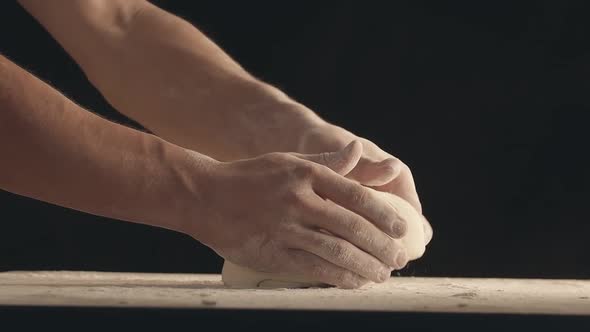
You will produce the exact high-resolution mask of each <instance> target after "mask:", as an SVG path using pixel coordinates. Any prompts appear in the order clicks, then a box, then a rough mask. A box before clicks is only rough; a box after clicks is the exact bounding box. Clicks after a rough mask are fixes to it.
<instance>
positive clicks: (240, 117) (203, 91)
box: [21, 0, 322, 160]
mask: <svg viewBox="0 0 590 332" xmlns="http://www.w3.org/2000/svg"><path fill="white" fill-rule="evenodd" d="M63 1H65V0H60V1H52V2H51V4H48V2H46V1H40V0H28V1H27V0H21V3H23V5H24V6H25V7H26V8H27V9H28V10H29V11H30V12H31V13H32V14H33V15H34V16H35V17H36V18H37V19H38V20H39V21H40V22H41V23H42V24H43V25H44V26H45V27H46V28H47V29H48V30H49V31H50V33H51V34H52V35H53V36H54V37H55V38H56V39H57V40H58V41H59V42H60V43H61V44H62V46H63V47H64V48H65V49H66V50H67V51H68V52H69V53H70V54H71V55H72V56H73V57H74V59H75V60H76V61H77V62H78V63H79V64H80V65H81V67H82V68H83V70H84V71H85V73H86V74H87V76H88V77H89V79H90V81H92V82H93V84H95V86H97V87H98V89H99V90H100V91H101V92H102V93H103V95H104V96H105V97H106V99H107V100H108V101H109V102H110V103H111V104H112V105H113V106H114V107H115V108H117V109H118V110H119V111H121V112H123V113H124V114H126V115H128V116H129V117H131V118H133V119H135V120H137V121H138V122H140V123H141V124H142V125H144V126H145V127H146V128H148V129H150V130H151V131H152V132H154V133H156V134H157V135H159V136H161V137H163V138H165V139H167V140H169V141H172V142H175V143H177V144H179V145H182V146H185V147H189V148H192V149H195V150H198V151H200V152H203V153H205V154H207V155H210V156H213V157H216V158H218V159H224V160H229V159H237V158H244V157H250V156H254V155H259V154H261V153H265V152H271V151H294V150H295V149H296V143H297V137H298V136H299V135H300V133H301V132H302V131H303V130H304V129H305V128H307V127H310V126H313V125H315V124H317V123H321V122H322V120H321V119H319V117H317V115H315V114H314V113H313V112H311V111H310V110H308V109H306V108H305V107H302V106H301V105H298V104H297V103H295V102H294V101H292V100H291V99H290V98H289V97H287V96H286V95H284V94H283V93H282V92H280V91H279V90H277V89H275V88H273V87H271V86H270V85H267V84H264V83H263V82H260V81H259V80H257V79H255V78H254V77H252V76H251V75H250V74H248V73H247V72H246V71H245V70H244V69H243V68H241V67H240V66H239V65H238V64H237V63H236V62H235V61H233V60H232V59H231V58H230V57H229V56H228V55H227V54H225V53H224V52H223V51H222V50H221V49H220V48H219V47H217V46H216V45H215V44H214V43H213V42H212V41H210V40H209V39H208V38H207V37H206V36H204V35H203V34H202V33H201V32H200V31H199V30H198V29H197V28H195V27H194V26H192V25H191V24H189V23H188V22H186V21H184V20H182V19H180V18H178V17H176V16H174V15H171V14H169V13H167V12H165V11H163V10H161V9H159V8H157V7H155V6H153V5H151V4H149V3H148V2H145V1H123V0H111V1H100V0H96V1H82V0H80V1H67V4H66V3H65V2H63ZM74 4H75V5H74ZM93 4H94V6H95V7H96V8H94V10H91V9H89V8H90V7H92V5H93ZM63 22H69V24H67V25H66V24H64V23H63ZM72 27H74V28H72Z"/></svg>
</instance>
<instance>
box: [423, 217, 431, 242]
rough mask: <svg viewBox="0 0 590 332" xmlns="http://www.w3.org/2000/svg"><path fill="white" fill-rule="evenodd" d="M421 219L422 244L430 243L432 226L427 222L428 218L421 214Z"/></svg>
mask: <svg viewBox="0 0 590 332" xmlns="http://www.w3.org/2000/svg"><path fill="white" fill-rule="evenodd" d="M422 221H423V222H424V245H428V243H430V241H431V240H432V235H433V231H432V226H431V225H430V223H429V222H428V219H426V217H424V216H422Z"/></svg>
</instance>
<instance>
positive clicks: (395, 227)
mask: <svg viewBox="0 0 590 332" xmlns="http://www.w3.org/2000/svg"><path fill="white" fill-rule="evenodd" d="M407 226H408V225H407V224H406V221H405V220H403V219H398V220H396V221H394V222H393V224H392V225H391V234H392V236H393V237H395V238H397V239H399V238H401V237H403V236H404V235H406V231H407V228H408V227H407Z"/></svg>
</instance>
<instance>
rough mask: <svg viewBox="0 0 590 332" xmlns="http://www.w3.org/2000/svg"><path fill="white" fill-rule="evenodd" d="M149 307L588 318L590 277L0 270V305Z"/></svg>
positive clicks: (195, 309)
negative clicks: (245, 276) (257, 281)
mask: <svg viewBox="0 0 590 332" xmlns="http://www.w3.org/2000/svg"><path fill="white" fill-rule="evenodd" d="M2 307H4V308H12V309H14V308H21V309H23V308H27V307H35V308H40V307H42V308H52V307H58V308H62V310H64V308H112V309H117V308H119V309H121V308H136V309H137V308H145V309H148V308H157V309H180V310H187V309H188V310H190V311H192V312H195V311H198V310H208V311H209V312H210V311H211V310H213V311H220V309H221V311H222V310H233V311H234V312H235V311H239V310H242V311H243V310H246V311H247V310H259V311H260V310H262V311H269V310H270V311H291V312H293V311H305V312H312V311H314V312H328V311H329V312H355V313H361V312H367V313H369V312H373V313H377V312H380V313H388V314H389V315H388V317H393V316H392V314H393V313H395V314H397V315H400V314H402V315H403V314H404V313H408V314H416V313H436V314H441V313H442V314H444V313H447V314H476V315H482V314H484V315H486V314H487V315H490V314H491V315H502V314H504V315H523V316H527V317H531V316H535V315H536V316H538V317H542V316H545V317H546V316H552V317H559V316H569V317H578V320H577V321H578V322H586V323H587V322H588V320H587V318H590V280H585V281H584V280H541V279H469V278H417V277H416V278H415V277H393V278H391V279H390V280H389V281H387V282H386V283H383V284H371V285H367V286H365V287H363V288H361V289H357V290H343V289H336V288H323V289H321V288H314V289H277V290H263V289H229V288H226V287H225V286H223V284H222V283H221V278H220V276H219V275H206V274H142V273H105V272H4V273H0V308H2Z"/></svg>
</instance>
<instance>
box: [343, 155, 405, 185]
mask: <svg viewBox="0 0 590 332" xmlns="http://www.w3.org/2000/svg"><path fill="white" fill-rule="evenodd" d="M400 170H401V169H400V167H399V163H398V162H397V161H396V160H395V159H394V158H387V159H384V160H381V161H373V160H370V159H367V158H361V160H359V162H358V164H357V165H356V167H355V168H354V169H353V170H352V171H350V173H348V174H347V175H346V177H348V178H349V179H353V180H355V181H358V182H359V183H360V184H362V185H365V186H382V185H385V184H387V183H389V182H391V181H393V179H395V178H396V177H397V176H398V175H399V173H400Z"/></svg>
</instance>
